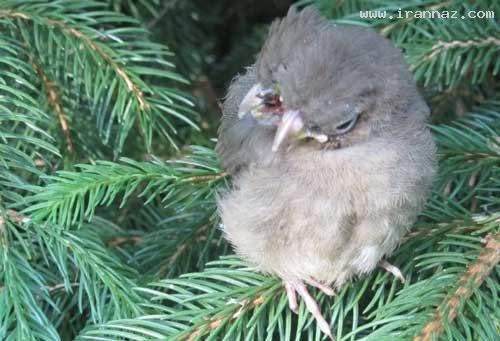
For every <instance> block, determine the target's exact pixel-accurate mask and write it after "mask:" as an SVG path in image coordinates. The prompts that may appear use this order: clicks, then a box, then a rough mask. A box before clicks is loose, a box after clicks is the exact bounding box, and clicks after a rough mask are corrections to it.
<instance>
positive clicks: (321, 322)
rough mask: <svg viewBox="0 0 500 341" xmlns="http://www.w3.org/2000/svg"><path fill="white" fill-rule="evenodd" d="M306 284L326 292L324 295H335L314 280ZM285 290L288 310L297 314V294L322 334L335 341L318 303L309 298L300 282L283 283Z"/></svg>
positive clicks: (309, 295)
mask: <svg viewBox="0 0 500 341" xmlns="http://www.w3.org/2000/svg"><path fill="white" fill-rule="evenodd" d="M308 283H311V285H313V286H315V287H317V288H318V289H320V290H321V291H323V292H325V290H326V292H325V294H327V295H328V294H335V293H334V291H333V289H332V288H330V287H328V286H327V285H324V284H322V283H319V282H317V281H314V280H313V281H312V282H311V281H308ZM313 283H314V284H313ZM316 284H319V285H320V286H317V285H316ZM327 288H328V289H327ZM285 290H286V293H287V295H288V305H289V307H290V310H292V311H293V312H295V313H297V311H298V304H297V293H298V294H299V296H300V297H302V299H303V300H304V303H305V304H306V308H307V310H309V312H310V313H311V315H312V316H313V317H314V319H315V320H316V323H317V324H318V327H319V329H321V331H322V332H323V333H325V334H326V335H328V337H329V338H330V340H335V338H334V337H333V335H332V332H331V330H330V325H329V324H328V322H327V321H326V320H325V318H324V317H323V315H322V314H321V311H320V309H319V306H318V303H316V300H315V299H314V298H313V297H312V296H311V294H310V293H309V291H308V290H307V287H306V286H305V284H304V283H303V282H302V281H285ZM327 292H328V293H327ZM329 296H331V295H329Z"/></svg>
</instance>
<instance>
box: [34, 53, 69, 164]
mask: <svg viewBox="0 0 500 341" xmlns="http://www.w3.org/2000/svg"><path fill="white" fill-rule="evenodd" d="M31 64H32V65H33V68H34V69H35V71H36V73H37V74H38V75H39V77H40V78H41V80H42V83H43V85H44V87H45V90H46V92H47V96H48V98H49V100H50V103H51V104H52V106H53V107H54V110H55V111H56V113H57V117H58V118H59V123H60V125H61V129H62V131H63V133H64V136H66V149H67V151H68V153H69V154H72V153H73V141H72V139H71V133H70V131H69V126H68V122H67V119H66V116H67V115H66V113H65V112H64V109H63V107H62V102H61V99H60V96H59V94H58V93H57V91H56V88H55V83H54V82H53V81H51V80H49V78H48V77H47V75H46V74H45V73H44V72H43V70H42V68H41V66H40V65H39V64H37V63H36V61H35V60H31Z"/></svg>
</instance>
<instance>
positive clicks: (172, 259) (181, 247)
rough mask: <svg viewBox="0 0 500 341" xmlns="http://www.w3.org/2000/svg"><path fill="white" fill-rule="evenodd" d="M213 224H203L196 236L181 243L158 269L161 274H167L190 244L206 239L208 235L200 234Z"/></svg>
mask: <svg viewBox="0 0 500 341" xmlns="http://www.w3.org/2000/svg"><path fill="white" fill-rule="evenodd" d="M211 226H212V223H207V224H205V225H202V226H201V227H200V228H198V229H197V230H196V231H195V233H194V236H193V237H192V238H189V239H187V240H186V241H184V242H183V243H182V244H181V245H179V246H178V247H177V249H176V250H175V252H174V253H173V254H172V255H171V256H170V257H169V258H168V261H167V262H166V263H165V264H164V265H163V266H162V267H161V268H160V270H159V271H158V274H159V276H160V277H163V276H164V275H165V273H166V272H167V270H168V268H169V267H170V266H172V264H173V263H174V262H175V261H176V260H177V258H179V257H180V256H181V255H182V254H183V253H184V252H185V251H186V250H187V248H188V247H189V245H191V244H192V243H194V242H197V241H202V240H206V239H207V237H205V236H200V234H202V233H204V232H206V231H208V230H209V229H210V227H211Z"/></svg>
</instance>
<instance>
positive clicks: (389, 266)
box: [379, 260, 405, 283]
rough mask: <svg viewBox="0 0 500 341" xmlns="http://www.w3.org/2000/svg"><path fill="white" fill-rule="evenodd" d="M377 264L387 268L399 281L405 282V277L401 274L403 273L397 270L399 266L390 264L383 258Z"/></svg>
mask: <svg viewBox="0 0 500 341" xmlns="http://www.w3.org/2000/svg"><path fill="white" fill-rule="evenodd" d="M379 265H380V267H382V268H384V269H385V270H387V271H388V272H390V273H391V274H393V275H394V277H396V278H398V279H399V280H400V281H401V283H404V282H405V278H404V276H403V273H402V272H401V270H399V268H398V267H397V266H395V265H392V264H391V263H389V262H387V261H385V260H384V261H381V262H380V264H379Z"/></svg>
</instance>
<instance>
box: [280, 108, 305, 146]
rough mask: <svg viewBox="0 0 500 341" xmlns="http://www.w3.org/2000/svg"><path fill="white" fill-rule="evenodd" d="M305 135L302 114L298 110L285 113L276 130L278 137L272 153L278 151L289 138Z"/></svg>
mask: <svg viewBox="0 0 500 341" xmlns="http://www.w3.org/2000/svg"><path fill="white" fill-rule="evenodd" d="M303 133H304V122H303V121H302V117H300V112H299V111H298V110H287V111H285V112H284V113H283V117H282V118H281V121H280V123H279V125H278V129H277V130H276V135H274V141H273V147H272V151H273V152H276V151H278V149H279V148H280V146H281V144H282V143H283V141H285V140H286V139H287V138H288V137H289V136H292V135H293V136H300V135H303ZM304 137H305V136H304Z"/></svg>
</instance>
